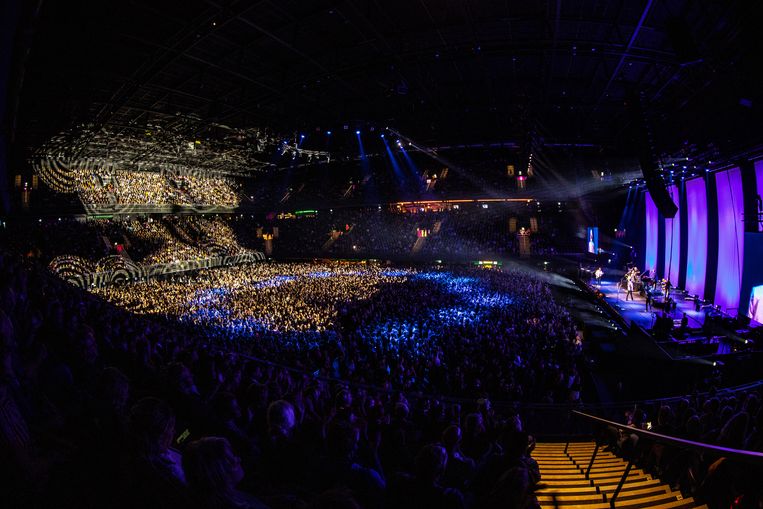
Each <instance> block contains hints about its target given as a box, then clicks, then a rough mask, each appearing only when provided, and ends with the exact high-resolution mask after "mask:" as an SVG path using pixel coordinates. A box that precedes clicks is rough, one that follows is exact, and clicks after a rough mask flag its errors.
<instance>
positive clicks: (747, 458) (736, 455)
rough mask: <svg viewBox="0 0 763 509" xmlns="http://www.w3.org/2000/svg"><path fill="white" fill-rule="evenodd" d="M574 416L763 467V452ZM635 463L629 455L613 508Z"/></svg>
mask: <svg viewBox="0 0 763 509" xmlns="http://www.w3.org/2000/svg"><path fill="white" fill-rule="evenodd" d="M572 414H573V415H574V416H577V417H581V418H583V419H586V420H588V421H590V422H593V423H596V424H599V425H602V426H607V427H610V428H613V429H615V430H618V431H626V432H627V433H628V434H630V435H636V436H637V437H639V438H642V437H643V438H645V439H648V440H649V441H650V442H652V443H656V444H661V445H666V446H672V447H676V448H678V449H682V450H687V451H693V452H697V453H709V454H712V455H717V456H719V457H724V458H727V459H730V460H733V461H738V462H744V463H746V464H753V465H757V466H763V453H761V452H755V451H745V450H742V449H733V448H730V447H723V446H720V445H712V444H706V443H703V442H695V441H693V440H686V439H685V438H678V437H673V436H669V435H663V434H661V433H655V432H654V431H649V430H644V429H639V428H634V427H631V426H626V425H624V424H622V423H619V422H615V421H610V420H608V419H603V418H601V417H597V416H595V415H591V414H587V413H585V412H581V411H579V410H573V411H572ZM568 445H569V442H568ZM598 450H599V447H598V443H597V447H594V449H593V454H592V455H591V460H590V461H589V462H588V468H587V469H586V473H585V475H586V479H588V477H589V475H590V473H591V467H592V466H593V464H594V461H595V460H596V453H597V452H598ZM566 451H567V448H566V447H565V452H566ZM633 462H634V455H632V454H631V455H628V465H627V466H626V467H625V471H624V472H623V475H622V477H621V478H620V482H619V483H618V485H617V488H616V489H615V491H614V492H613V493H612V497H611V498H610V504H611V506H612V507H614V506H615V500H616V499H617V495H618V494H619V493H620V490H621V489H622V487H623V484H625V480H626V479H627V478H628V474H629V473H630V471H631V468H632V467H633Z"/></svg>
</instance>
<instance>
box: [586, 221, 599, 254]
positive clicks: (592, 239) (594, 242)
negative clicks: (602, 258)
mask: <svg viewBox="0 0 763 509" xmlns="http://www.w3.org/2000/svg"><path fill="white" fill-rule="evenodd" d="M586 239H588V243H587V245H586V251H588V252H589V253H591V254H598V252H599V228H598V227H596V226H589V227H588V228H586Z"/></svg>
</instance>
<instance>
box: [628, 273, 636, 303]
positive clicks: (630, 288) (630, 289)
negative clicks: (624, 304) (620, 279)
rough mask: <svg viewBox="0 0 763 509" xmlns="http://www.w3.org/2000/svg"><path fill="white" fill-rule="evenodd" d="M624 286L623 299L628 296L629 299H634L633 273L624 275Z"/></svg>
mask: <svg viewBox="0 0 763 509" xmlns="http://www.w3.org/2000/svg"><path fill="white" fill-rule="evenodd" d="M625 288H626V290H627V291H626V293H625V300H628V297H630V300H636V299H634V298H633V275H632V274H628V275H627V276H626V277H625Z"/></svg>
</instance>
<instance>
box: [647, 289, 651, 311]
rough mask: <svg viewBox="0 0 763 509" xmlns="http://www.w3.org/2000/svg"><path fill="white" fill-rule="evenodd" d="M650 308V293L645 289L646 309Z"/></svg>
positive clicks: (649, 309)
mask: <svg viewBox="0 0 763 509" xmlns="http://www.w3.org/2000/svg"><path fill="white" fill-rule="evenodd" d="M651 310H652V294H651V293H650V292H649V290H647V292H646V311H651Z"/></svg>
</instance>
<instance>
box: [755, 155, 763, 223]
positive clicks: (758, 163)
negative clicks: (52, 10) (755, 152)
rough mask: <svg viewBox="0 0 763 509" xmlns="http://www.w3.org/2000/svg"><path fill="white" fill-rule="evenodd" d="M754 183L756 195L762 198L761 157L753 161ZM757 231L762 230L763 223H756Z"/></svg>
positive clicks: (762, 160)
mask: <svg viewBox="0 0 763 509" xmlns="http://www.w3.org/2000/svg"><path fill="white" fill-rule="evenodd" d="M755 183H756V188H757V190H758V197H759V198H763V159H761V160H760V161H755ZM758 231H759V232H763V223H760V222H759V223H758Z"/></svg>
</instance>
